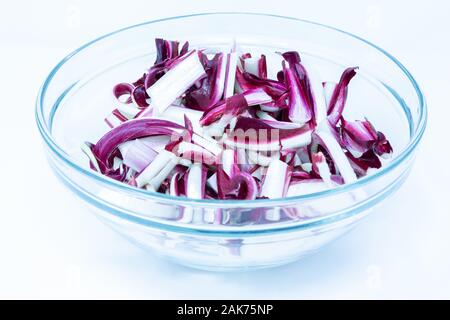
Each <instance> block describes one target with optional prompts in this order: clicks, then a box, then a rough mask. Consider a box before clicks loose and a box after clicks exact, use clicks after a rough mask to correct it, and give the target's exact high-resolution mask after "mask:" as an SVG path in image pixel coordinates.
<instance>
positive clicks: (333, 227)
mask: <svg viewBox="0 0 450 320" xmlns="http://www.w3.org/2000/svg"><path fill="white" fill-rule="evenodd" d="M156 37H163V38H168V39H179V40H189V42H190V43H191V45H192V46H195V47H196V46H201V47H205V46H206V47H214V48H221V47H228V46H229V45H230V43H231V42H232V41H236V42H237V44H238V45H239V46H240V47H242V48H243V49H248V50H249V51H250V52H253V51H261V50H262V51H264V50H270V51H283V50H289V49H294V50H298V51H300V53H301V55H302V58H303V60H304V61H305V62H307V63H310V64H314V65H315V67H316V69H317V71H318V72H319V73H320V74H321V76H322V77H323V78H324V79H327V80H328V79H330V80H331V79H335V80H337V79H338V77H339V75H340V72H342V70H343V68H344V67H346V66H359V68H360V69H359V76H358V77H357V78H355V80H354V81H353V82H352V88H351V91H350V92H349V101H348V105H349V106H350V107H347V110H346V113H347V117H349V118H355V119H357V118H359V119H360V118H363V117H364V116H366V117H368V118H369V119H370V120H371V121H372V122H373V123H374V124H375V126H376V127H377V128H378V130H380V131H383V132H384V133H385V134H386V136H387V137H389V139H390V140H391V142H392V144H393V147H394V158H393V159H392V160H391V161H390V162H389V163H387V164H386V165H385V166H384V167H383V168H382V170H379V171H377V172H375V173H373V174H371V175H370V176H367V177H364V178H362V179H360V180H358V181H357V182H355V183H353V184H348V185H344V186H340V187H338V188H336V189H333V190H327V191H322V192H317V193H314V194H310V195H305V196H297V197H290V198H284V199H273V200H256V201H219V200H193V199H186V198H176V197H172V196H169V195H164V194H159V193H152V192H149V191H145V190H139V189H136V188H134V187H130V186H128V185H125V184H121V183H119V182H116V181H114V180H111V179H109V178H105V177H104V176H102V175H99V174H97V173H96V172H94V171H92V170H90V169H89V168H88V166H87V159H86V158H85V157H84V155H83V154H82V153H81V151H80V144H81V143H82V142H83V141H92V142H95V141H97V140H98V138H99V137H100V136H101V135H102V134H103V133H105V132H106V131H107V128H106V126H105V125H104V124H103V118H104V116H105V115H106V114H108V113H109V112H110V111H111V109H112V107H113V106H114V104H115V101H114V98H113V97H112V94H111V88H112V87H113V85H114V84H116V83H119V82H124V81H132V80H134V79H136V78H137V77H138V76H140V73H141V72H142V73H143V72H144V70H145V69H146V68H148V67H149V66H150V65H151V64H152V63H153V61H154V56H155V52H154V46H153V39H154V38H156ZM426 115H427V114H426V105H425V101H424V97H423V95H422V92H421V91H420V89H419V87H418V85H417V83H416V81H415V80H414V79H413V77H412V76H411V74H410V73H409V72H408V71H407V70H406V69H405V68H404V67H403V66H402V65H401V64H400V62H398V61H397V60H396V59H395V58H394V57H392V56H391V55H390V54H388V53H387V52H385V51H384V50H382V49H380V48H378V47H376V46H375V45H373V44H371V43H369V42H367V41H365V40H363V39H361V38H358V37H356V36H354V35H351V34H349V33H346V32H343V31H340V30H337V29H334V28H331V27H328V26H324V25H321V24H317V23H312V22H308V21H303V20H299V19H294V18H288V17H280V16H273V15H266V14H249V13H216V14H197V15H190V16H183V17H174V18H169V19H163V20H158V21H152V22H147V23H143V24H140V25H136V26H132V27H129V28H125V29H122V30H119V31H116V32H113V33H111V34H108V35H105V36H103V37H101V38H99V39H97V40H94V41H92V42H90V43H88V44H86V45H84V46H83V47H81V48H80V49H78V50H76V51H75V52H73V53H71V54H70V55H68V56H67V57H66V58H64V59H63V60H62V61H61V62H60V63H59V64H58V65H57V66H56V67H55V68H54V69H53V71H52V72H51V73H50V75H49V76H48V78H47V79H46V80H45V83H44V84H43V86H42V88H41V90H40V92H39V96H38V99H37V104H36V118H37V123H38V127H39V130H40V133H41V135H42V138H43V140H44V143H45V150H46V152H47V155H48V160H49V163H50V165H51V167H52V168H53V170H54V171H55V173H56V174H57V176H58V177H59V178H60V179H61V181H62V182H63V183H64V185H66V186H67V187H68V188H69V189H70V190H71V191H72V192H73V193H74V194H76V195H77V196H79V197H80V198H81V199H82V201H83V202H85V203H87V204H88V205H89V207H90V208H92V209H93V211H95V212H96V213H97V214H98V215H99V216H100V217H101V219H102V220H103V221H104V222H105V223H107V224H108V225H110V226H111V227H112V228H114V229H115V230H117V231H118V232H120V233H121V234H123V235H125V236H126V237H127V238H129V239H130V240H132V241H133V242H135V243H136V244H138V245H140V246H142V247H144V248H147V249H150V250H152V251H153V252H156V253H159V254H161V255H162V256H164V257H167V258H169V259H171V260H173V261H176V262H179V263H181V264H184V265H188V266H192V267H196V268H201V269H208V270H241V269H249V268H263V267H272V266H277V265H281V264H285V263H288V262H291V261H294V260H297V259H299V258H301V257H303V256H305V255H307V254H310V253H312V252H314V251H315V250H317V249H318V248H320V247H322V246H323V245H325V244H326V243H328V242H330V241H331V240H333V239H335V238H336V237H338V236H340V235H342V234H343V233H345V232H347V231H348V230H350V229H351V228H352V227H353V226H355V224H356V223H357V222H358V221H360V219H361V218H363V217H364V216H366V215H367V214H368V213H369V212H370V211H371V210H372V209H373V208H374V206H375V205H376V204H378V203H380V202H381V201H382V200H384V199H386V197H387V196H389V195H391V194H393V192H394V191H395V190H396V189H397V188H399V187H400V185H401V184H402V183H403V181H404V180H405V178H406V177H407V175H408V173H409V170H410V168H411V164H412V162H413V159H414V153H415V151H416V147H417V144H418V143H419V141H420V139H421V137H422V134H423V132H424V129H425V124H426ZM181 216H184V217H186V216H190V217H191V218H192V219H191V221H190V222H189V221H186V219H180V217H181Z"/></svg>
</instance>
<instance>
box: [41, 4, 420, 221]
mask: <svg viewBox="0 0 450 320" xmlns="http://www.w3.org/2000/svg"><path fill="white" fill-rule="evenodd" d="M212 15H251V16H261V17H270V18H278V19H286V20H292V21H298V22H301V23H306V24H311V25H315V26H318V27H321V28H325V29H329V30H332V31H335V32H338V33H341V34H343V35H345V36H348V37H351V38H354V39H356V40H359V41H361V42H363V43H364V44H365V45H368V46H369V47H372V48H373V49H375V50H377V51H379V52H380V53H382V54H383V55H385V56H386V57H387V58H389V59H390V60H391V61H392V62H394V63H395V64H396V66H397V67H399V69H400V70H401V71H402V72H403V73H404V74H405V75H406V77H407V78H408V80H409V81H410V83H411V84H412V86H413V88H414V89H415V91H416V94H417V97H418V101H419V119H418V123H417V128H416V129H415V130H414V132H413V134H412V135H411V136H410V140H409V143H408V145H407V146H406V147H405V148H404V150H402V152H401V153H400V154H398V155H397V156H396V157H394V158H393V159H392V160H391V161H390V162H389V163H387V164H386V165H385V166H384V167H382V168H381V169H380V170H378V171H377V172H375V173H373V174H371V175H369V176H365V177H362V178H360V179H358V180H357V181H355V182H352V183H349V184H344V185H341V186H338V187H336V188H334V189H328V190H324V191H320V192H315V193H311V194H306V195H299V196H293V197H285V198H277V199H257V200H216V199H191V198H183V197H176V196H171V195H166V194H162V193H158V192H152V191H148V190H144V189H139V188H136V187H133V186H130V185H127V184H124V183H122V182H119V181H116V180H114V179H111V178H109V177H106V176H104V175H101V174H100V173H98V172H96V171H94V170H91V169H89V168H87V167H83V166H81V165H78V164H77V163H76V162H75V161H73V160H72V157H71V156H70V155H69V154H67V153H66V152H65V151H64V150H63V149H62V148H61V147H59V146H58V144H57V143H56V141H55V140H54V139H53V137H52V134H51V128H50V127H49V126H48V125H47V123H46V121H45V116H44V112H43V100H44V98H45V94H46V92H47V89H48V87H49V85H50V83H51V81H52V79H53V77H54V76H55V74H56V73H57V72H58V71H59V69H60V68H61V67H62V66H63V65H64V64H65V63H66V62H68V61H69V60H70V59H71V58H72V57H73V56H75V55H76V54H78V53H79V52H81V51H83V50H84V49H86V48H88V47H90V46H92V45H94V44H95V43H97V42H99V41H101V40H103V39H106V38H108V37H111V36H113V35H115V34H117V33H120V32H123V31H126V30H129V29H133V28H139V27H142V26H146V25H150V24H154V23H159V22H164V21H171V20H179V19H184V18H193V17H200V16H212ZM57 104H58V103H56V105H57ZM54 107H55V106H54ZM35 117H36V122H37V126H38V129H39V132H40V134H41V135H42V137H43V139H44V141H45V144H46V146H47V147H49V148H50V150H51V151H52V152H53V153H54V154H56V155H57V157H58V158H59V159H60V160H62V161H63V162H64V163H65V164H67V165H69V166H70V167H72V168H74V169H75V170H77V171H78V172H79V173H81V174H82V175H84V176H87V177H89V178H93V179H94V180H96V181H97V182H100V183H102V184H106V185H108V186H110V187H113V188H116V189H118V190H119V191H121V192H125V193H131V194H134V195H139V196H140V197H143V198H147V199H151V200H157V201H164V202H165V203H167V204H173V205H191V206H203V207H221V208H233V207H239V208H256V207H266V206H275V205H280V206H282V205H287V204H292V203H298V202H302V201H309V200H313V199H318V198H323V197H326V196H334V195H336V194H340V193H343V192H349V191H352V190H354V189H356V188H359V187H361V186H364V185H366V184H368V183H370V182H372V181H374V180H377V179H379V178H381V177H382V176H384V175H386V174H387V173H388V172H390V171H392V170H393V169H395V168H396V167H397V166H398V165H399V164H401V163H402V162H403V160H404V159H406V158H407V157H408V156H409V155H410V154H411V153H412V152H413V151H414V150H415V149H416V147H417V145H418V143H419V142H420V140H421V138H422V136H423V133H424V131H425V127H426V123H427V104H426V101H425V97H424V95H423V92H422V90H421V89H420V87H419V85H418V83H417V82H416V80H415V79H414V77H413V76H412V75H411V73H410V72H409V71H408V70H407V69H406V67H404V66H403V64H401V63H400V62H399V61H398V60H397V59H396V58H395V57H394V56H392V55H391V54H389V53H388V52H387V51H385V50H384V49H382V48H380V47H378V46H377V45H375V44H373V43H371V42H369V41H367V40H365V39H363V38H361V37H359V36H357V35H354V34H352V33H349V32H346V31H343V30H340V29H337V28H335V27H332V26H328V25H325V24H322V23H318V22H313V21H309V20H305V19H300V18H295V17H288V16H281V15H275V14H267V13H255V12H210V13H195V14H189V15H180V16H173V17H168V18H163V19H156V20H151V21H146V22H142V23H139V24H135V25H131V26H128V27H124V28H121V29H118V30H116V31H113V32H110V33H108V34H105V35H103V36H100V37H98V38H96V39H94V40H92V41H90V42H88V43H86V44H84V45H82V46H81V47H79V48H78V49H76V50H74V51H72V52H71V53H69V54H68V55H67V56H66V57H64V58H63V59H62V60H61V61H60V62H59V63H58V64H57V65H56V66H55V67H54V68H53V69H52V70H51V72H50V73H49V75H48V76H47V77H46V79H45V81H44V83H43V85H42V86H41V88H40V89H39V92H38V95H37V99H36V106H35ZM408 121H409V122H410V119H408ZM410 124H411V123H410ZM327 216H328V215H325V216H324V217H323V218H325V217H327Z"/></svg>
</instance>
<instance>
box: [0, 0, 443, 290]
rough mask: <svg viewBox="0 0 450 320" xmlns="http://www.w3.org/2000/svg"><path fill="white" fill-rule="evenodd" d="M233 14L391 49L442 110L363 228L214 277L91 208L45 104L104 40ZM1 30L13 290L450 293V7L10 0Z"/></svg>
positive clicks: (0, 245)
mask: <svg viewBox="0 0 450 320" xmlns="http://www.w3.org/2000/svg"><path fill="white" fill-rule="evenodd" d="M25 8H26V9H25ZM233 10H242V11H255V12H268V13H274V14H281V15H291V16H296V17H300V18H306V19H309V20H315V21H319V22H322V23H325V24H330V25H334V26H337V27H339V28H342V29H344V30H347V31H350V32H353V33H356V34H358V35H360V36H362V37H364V38H367V39H369V40H371V41H372V42H374V43H377V44H379V45H380V46H381V47H383V48H385V49H386V50H387V51H389V52H390V53H392V54H393V55H394V56H396V57H397V58H399V60H400V61H402V62H403V63H404V64H405V65H406V66H407V67H408V68H409V69H410V71H411V72H412V73H413V75H414V76H415V77H416V79H417V80H418V81H419V83H420V84H421V86H422V88H423V90H424V91H425V93H426V96H427V100H428V105H429V109H430V112H429V124H428V130H427V132H426V135H425V138H424V140H423V144H422V146H421V149H420V152H419V154H418V157H417V162H416V164H415V167H414V170H413V171H412V174H411V176H410V178H409V179H408V180H407V182H406V183H405V185H404V187H403V188H402V189H401V190H400V191H399V192H398V193H397V194H396V195H395V196H394V197H393V198H391V199H389V200H387V201H386V202H385V203H384V204H383V205H382V206H381V207H379V209H378V210H377V212H376V213H375V214H373V215H371V216H370V217H369V218H368V219H366V220H365V221H364V222H363V223H362V224H361V225H360V226H359V227H358V228H357V229H355V230H354V231H353V232H351V233H350V234H348V235H347V236H345V237H344V238H342V239H340V240H338V241H336V242H334V243H333V244H331V245H330V246H328V247H327V248H325V249H324V250H323V251H321V252H320V253H318V254H316V255H314V256H312V257H309V258H306V259H304V260H302V261H299V262H297V263H294V264H291V265H288V266H285V267H281V268H278V269H273V270H267V271H258V272H253V273H240V274H215V273H206V272H200V271H193V270H190V269H185V268H183V267H179V266H176V265H173V264H170V263H167V262H164V261H161V260H159V259H158V258H156V257H153V256H151V255H150V254H148V253H146V252H143V251H141V250H140V249H137V248H136V247H134V246H133V245H131V244H129V243H128V242H126V241H124V240H123V239H122V238H121V237H119V236H117V235H116V234H115V233H114V232H113V231H111V230H109V229H108V228H107V227H105V226H104V225H102V224H101V223H100V222H99V221H98V220H97V219H95V218H94V217H93V216H92V215H91V214H89V213H88V212H87V211H86V210H85V209H84V208H83V207H82V206H81V205H80V204H79V202H78V200H77V199H75V198H74V197H73V196H72V195H71V194H70V193H69V192H68V191H66V190H65V188H64V187H63V186H62V185H61V184H59V183H58V181H57V180H56V178H55V177H54V176H53V174H52V173H51V172H50V169H49V167H48V166H47V164H46V161H45V158H44V155H43V151H42V148H41V143H40V137H39V134H38V131H37V129H36V125H35V121H34V100H35V95H36V93H37V90H38V87H39V86H40V84H41V83H42V81H43V80H44V77H45V76H46V75H47V73H48V72H49V70H50V68H51V67H53V66H54V65H55V63H56V62H57V61H59V60H60V59H61V58H62V57H63V56H64V55H65V54H67V53H68V52H69V51H71V50H73V49H75V48H77V47H78V46H80V45H81V44H83V43H84V42H86V41H88V40H90V39H93V38H94V37H97V36H99V35H101V34H103V33H106V32H109V31H111V30H114V29H117V28H119V27H122V26H126V25H130V24H135V23H137V22H141V21H145V20H151V19H156V18H161V17H166V16H174V15H180V14H186V13H191V12H208V11H233ZM0 26H1V28H0V40H1V41H0V50H1V51H0V52H1V59H0V88H1V89H0V90H1V92H2V105H1V110H2V113H3V116H2V123H1V124H0V136H1V141H2V149H1V150H2V151H1V158H0V168H1V169H2V174H1V179H2V182H1V185H0V218H1V221H0V298H150V299H151V298H450V232H449V230H450V210H449V204H448V202H449V195H450V193H449V188H448V182H447V181H449V179H450V172H449V164H448V161H449V160H448V159H449V155H450V154H449V151H448V148H449V143H448V141H449V140H448V139H449V134H448V132H449V131H448V130H449V120H448V119H449V117H450V111H449V110H450V106H449V94H450V77H449V71H450V59H449V57H450V46H449V42H448V30H449V29H450V6H449V4H447V2H446V1H427V2H423V1H326V3H323V1H311V0H308V1H291V2H286V1H285V2H284V3H283V4H281V1H276V2H275V1H267V2H264V3H262V1H242V0H239V1H206V0H196V1H178V2H174V1H167V0H166V1H155V3H154V4H150V2H149V1H126V2H124V1H110V2H109V4H107V5H105V4H104V3H102V2H100V1H99V2H98V5H93V4H92V1H81V0H78V1H77V0H72V1H56V0H55V1H49V0H45V1H44V0H43V1H14V2H13V1H9V2H8V3H7V4H5V5H3V6H2V10H0ZM149 44H151V41H149Z"/></svg>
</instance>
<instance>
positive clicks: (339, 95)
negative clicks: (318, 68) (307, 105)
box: [327, 67, 358, 126]
mask: <svg viewBox="0 0 450 320" xmlns="http://www.w3.org/2000/svg"><path fill="white" fill-rule="evenodd" d="M357 69H358V68H357V67H354V68H347V69H345V70H344V72H343V73H342V76H341V79H340V80H339V83H338V84H337V85H336V87H335V88H334V91H333V94H332V96H331V98H330V103H329V105H328V111H327V114H328V121H329V122H330V123H331V124H332V125H334V126H335V125H336V124H337V123H338V121H339V119H340V118H341V116H342V112H343V111H344V106H345V102H346V101H347V91H348V85H349V83H350V80H352V78H353V77H354V76H355V75H356V70H357Z"/></svg>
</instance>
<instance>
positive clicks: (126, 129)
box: [93, 119, 184, 172]
mask: <svg viewBox="0 0 450 320" xmlns="http://www.w3.org/2000/svg"><path fill="white" fill-rule="evenodd" d="M182 130H184V128H183V127H182V126H179V125H177V124H175V123H173V122H170V121H165V120H156V119H136V120H130V121H127V122H124V123H123V124H121V125H120V126H118V127H115V128H113V129H112V130H111V131H109V132H107V133H106V134H105V135H104V136H103V137H102V138H101V139H100V140H99V141H98V142H97V143H96V144H95V146H94V147H93V152H94V154H95V156H96V158H97V160H98V162H99V166H100V169H101V170H102V172H103V171H104V170H106V169H107V168H110V167H111V166H112V154H113V152H114V151H115V150H117V147H118V146H119V145H120V144H121V143H124V142H127V141H130V140H134V139H137V138H142V137H148V136H156V135H169V136H170V135H172V134H179V133H180V132H181V131H182Z"/></svg>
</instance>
